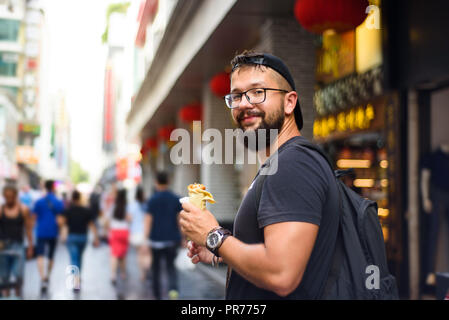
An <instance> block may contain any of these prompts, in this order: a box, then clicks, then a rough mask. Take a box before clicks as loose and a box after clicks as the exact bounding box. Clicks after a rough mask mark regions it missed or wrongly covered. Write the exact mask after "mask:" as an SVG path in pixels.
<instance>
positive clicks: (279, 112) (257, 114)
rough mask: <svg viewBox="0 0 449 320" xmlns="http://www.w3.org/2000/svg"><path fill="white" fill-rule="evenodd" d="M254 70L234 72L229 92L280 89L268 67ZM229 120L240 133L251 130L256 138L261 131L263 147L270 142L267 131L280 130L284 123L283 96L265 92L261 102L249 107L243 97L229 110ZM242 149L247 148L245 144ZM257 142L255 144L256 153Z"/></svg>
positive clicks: (248, 68) (244, 69)
mask: <svg viewBox="0 0 449 320" xmlns="http://www.w3.org/2000/svg"><path fill="white" fill-rule="evenodd" d="M262 68H263V69H260V68H255V67H252V66H245V67H242V68H239V69H237V70H236V71H234V73H233V74H232V76H231V93H240V92H245V91H247V90H249V89H253V88H275V89H285V88H280V86H279V84H278V82H277V81H276V80H275V76H274V74H273V73H274V71H272V70H271V69H269V68H264V67H262ZM232 117H233V119H234V121H235V122H236V124H237V125H238V126H239V128H240V129H242V130H243V131H245V132H246V131H248V130H254V131H255V133H256V137H257V132H258V130H261V129H265V130H267V132H266V137H267V141H266V147H268V146H269V145H270V141H273V137H270V129H276V130H278V131H280V130H281V128H282V125H283V124H284V119H285V113H284V94H282V92H279V91H272V90H267V91H266V98H265V101H264V102H262V103H259V104H251V103H249V102H248V100H247V99H246V97H245V96H244V95H243V96H242V100H241V102H240V106H239V107H238V108H234V109H232ZM245 146H246V147H248V146H247V145H246V144H245ZM257 146H258V143H257V144H256V146H255V147H256V150H257Z"/></svg>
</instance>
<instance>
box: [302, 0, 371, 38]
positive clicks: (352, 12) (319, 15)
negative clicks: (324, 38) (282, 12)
mask: <svg viewBox="0 0 449 320" xmlns="http://www.w3.org/2000/svg"><path fill="white" fill-rule="evenodd" d="M368 6H369V2H368V0H297V1H296V3H295V8H294V13H295V17H296V19H297V20H298V22H299V23H300V24H301V25H302V26H303V28H304V29H306V30H308V31H310V32H312V33H316V34H321V33H323V32H324V31H325V30H328V29H333V30H335V31H336V32H345V31H348V30H352V29H355V27H357V26H358V25H360V24H361V23H362V22H363V21H364V20H365V18H366V13H365V10H366V8H367V7H368Z"/></svg>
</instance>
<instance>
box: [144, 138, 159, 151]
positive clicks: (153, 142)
mask: <svg viewBox="0 0 449 320" xmlns="http://www.w3.org/2000/svg"><path fill="white" fill-rule="evenodd" d="M144 148H145V149H146V150H154V149H157V138H156V137H151V138H148V139H146V140H145V144H144Z"/></svg>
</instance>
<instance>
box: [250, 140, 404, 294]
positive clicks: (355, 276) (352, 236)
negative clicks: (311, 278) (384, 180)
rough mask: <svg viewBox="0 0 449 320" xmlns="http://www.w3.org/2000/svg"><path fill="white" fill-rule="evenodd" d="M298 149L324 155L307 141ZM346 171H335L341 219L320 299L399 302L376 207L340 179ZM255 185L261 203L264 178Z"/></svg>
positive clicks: (302, 142) (303, 141)
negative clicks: (394, 300)
mask: <svg viewBox="0 0 449 320" xmlns="http://www.w3.org/2000/svg"><path fill="white" fill-rule="evenodd" d="M297 144H298V145H300V146H303V147H306V148H309V149H311V150H314V151H316V152H318V153H319V154H320V155H322V156H323V157H324V158H325V159H326V161H327V163H328V164H329V166H330V167H331V169H333V168H332V165H331V162H330V161H329V159H328V158H327V156H326V154H325V153H324V151H323V150H322V149H321V148H320V147H319V146H317V145H315V144H313V143H311V142H310V141H307V140H303V139H301V140H299V141H298V142H297ZM346 173H347V170H346V171H344V170H336V171H335V178H336V183H337V188H338V190H339V198H340V215H339V223H338V224H337V226H336V227H337V228H338V231H337V233H336V234H337V239H336V241H335V242H334V243H335V249H334V255H333V258H332V264H331V266H330V269H329V276H328V279H327V282H326V285H325V287H324V290H323V292H322V293H321V295H320V298H321V299H328V300H329V299H330V300H345V299H351V300H356V299H363V300H368V299H370V300H371V299H378V300H390V299H398V298H399V297H398V291H397V285H396V280H395V278H394V276H393V275H391V274H390V273H389V271H388V265H387V257H386V252H385V243H384V237H383V233H382V228H381V225H380V221H379V217H378V213H377V203H376V202H374V201H371V200H368V199H365V198H362V197H361V196H360V195H358V194H357V193H355V192H354V191H353V190H351V189H350V188H349V187H347V186H346V185H345V184H344V183H343V182H342V181H341V180H340V179H339V178H340V177H341V176H343V175H344V174H346ZM259 177H260V178H259V179H257V183H256V185H255V188H256V201H257V202H256V203H259V202H260V197H261V194H262V188H263V183H264V181H265V178H266V177H267V176H266V175H260V176H259Z"/></svg>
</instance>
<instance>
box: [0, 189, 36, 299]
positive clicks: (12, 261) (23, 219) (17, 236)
mask: <svg viewBox="0 0 449 320" xmlns="http://www.w3.org/2000/svg"><path fill="white" fill-rule="evenodd" d="M3 197H4V204H3V205H2V206H1V209H0V292H1V294H0V295H1V296H2V297H8V296H10V294H11V291H10V289H11V286H10V284H11V276H13V277H14V283H15V285H14V286H13V288H14V290H15V295H16V296H17V297H19V298H21V297H22V285H23V270H24V264H25V247H24V244H23V240H24V236H25V234H26V237H27V240H28V244H29V245H28V247H27V250H26V255H27V258H31V257H32V256H33V234H32V229H33V222H32V219H31V217H30V212H29V209H28V207H27V206H25V205H23V204H21V203H20V202H19V199H18V192H17V188H16V187H14V186H10V185H7V186H5V187H4V188H3Z"/></svg>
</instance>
